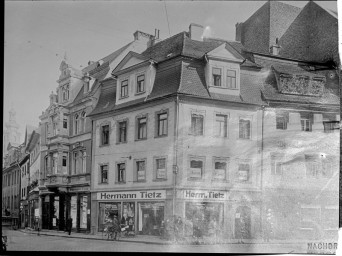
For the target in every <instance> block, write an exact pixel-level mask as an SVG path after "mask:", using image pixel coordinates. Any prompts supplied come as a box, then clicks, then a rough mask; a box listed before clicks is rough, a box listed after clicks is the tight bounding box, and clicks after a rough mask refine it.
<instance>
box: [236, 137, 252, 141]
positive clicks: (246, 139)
mask: <svg viewBox="0 0 342 256" xmlns="http://www.w3.org/2000/svg"><path fill="white" fill-rule="evenodd" d="M238 139H239V140H245V141H248V140H250V141H251V140H252V139H251V138H238Z"/></svg>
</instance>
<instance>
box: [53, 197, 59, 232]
mask: <svg viewBox="0 0 342 256" xmlns="http://www.w3.org/2000/svg"><path fill="white" fill-rule="evenodd" d="M58 225H59V196H55V200H54V210H53V219H52V226H53V227H58Z"/></svg>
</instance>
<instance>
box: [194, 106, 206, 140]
mask: <svg viewBox="0 0 342 256" xmlns="http://www.w3.org/2000/svg"><path fill="white" fill-rule="evenodd" d="M196 117H202V129H201V133H199V132H198V130H199V128H196V123H193V118H196ZM204 120H205V113H204V112H191V115H190V135H193V136H204V127H205V121H204Z"/></svg>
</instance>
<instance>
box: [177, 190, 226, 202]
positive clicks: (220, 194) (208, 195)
mask: <svg viewBox="0 0 342 256" xmlns="http://www.w3.org/2000/svg"><path fill="white" fill-rule="evenodd" d="M226 197H227V196H226V192H224V191H199V190H184V191H183V198H184V199H210V200H225V199H226Z"/></svg>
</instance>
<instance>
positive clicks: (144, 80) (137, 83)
mask: <svg viewBox="0 0 342 256" xmlns="http://www.w3.org/2000/svg"><path fill="white" fill-rule="evenodd" d="M142 76H143V77H144V79H143V80H142V82H143V90H141V91H140V90H139V85H140V82H141V81H139V77H142ZM145 78H146V76H145V74H138V75H136V78H135V81H136V90H135V94H136V95H137V94H142V93H145V92H146V79H145Z"/></svg>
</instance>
